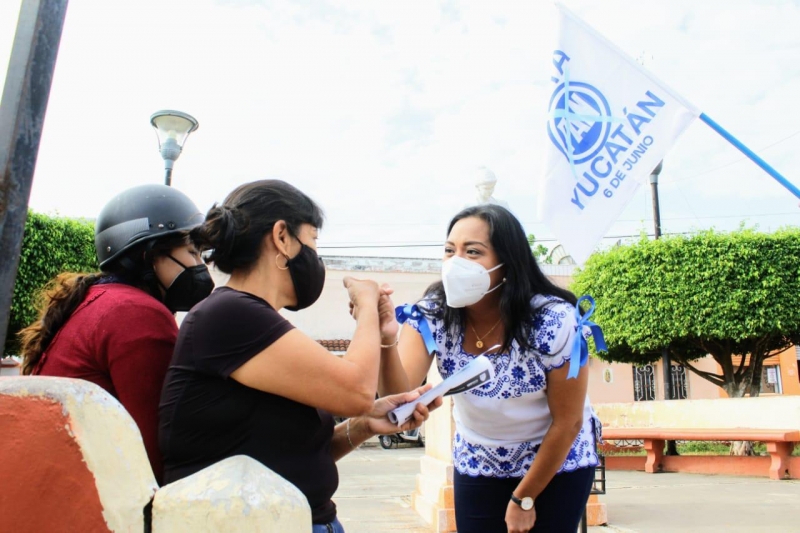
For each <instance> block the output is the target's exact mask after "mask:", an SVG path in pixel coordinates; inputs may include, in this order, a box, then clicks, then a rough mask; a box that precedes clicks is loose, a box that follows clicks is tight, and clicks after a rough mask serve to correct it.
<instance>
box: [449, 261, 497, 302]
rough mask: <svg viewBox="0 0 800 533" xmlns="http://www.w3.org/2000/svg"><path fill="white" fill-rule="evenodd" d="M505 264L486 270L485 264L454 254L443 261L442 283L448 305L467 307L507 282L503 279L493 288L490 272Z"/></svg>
mask: <svg viewBox="0 0 800 533" xmlns="http://www.w3.org/2000/svg"><path fill="white" fill-rule="evenodd" d="M501 266H503V263H500V264H499V265H497V266H496V267H494V268H492V269H491V270H486V269H485V268H484V267H483V265H481V264H479V263H476V262H474V261H470V260H468V259H464V258H463V257H458V256H457V255H456V256H453V257H451V258H450V259H448V260H447V261H445V262H444V263H442V284H443V285H444V295H445V298H446V299H447V306H448V307H456V308H458V307H466V306H468V305H472V304H474V303H478V302H479V301H481V298H483V296H484V295H485V294H488V293H490V292H492V291H493V290H495V289H497V287H499V286H500V285H502V284H503V282H505V280H503V281H501V282H500V283H498V284H497V286H495V287H494V288H492V289H491V290H490V289H489V284H490V283H491V280H490V278H489V272H494V271H495V270H497V269H498V268H500V267H501Z"/></svg>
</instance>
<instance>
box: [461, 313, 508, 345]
mask: <svg viewBox="0 0 800 533" xmlns="http://www.w3.org/2000/svg"><path fill="white" fill-rule="evenodd" d="M502 320H503V317H500V319H499V320H498V321H497V322H495V323H494V326H492V329H490V330H489V331H487V332H486V334H485V335H484V336H483V337H481V336H480V335H478V332H477V331H475V326H473V325H472V324H470V325H469V327H471V328H472V332H473V333H475V337H476V338H477V339H478V340H477V341H475V347H476V348H479V349H480V348H483V339H485V338H486V337H488V336H489V333H491V332H493V331H494V328H496V327H497V326H498V324H500V322H501V321H502Z"/></svg>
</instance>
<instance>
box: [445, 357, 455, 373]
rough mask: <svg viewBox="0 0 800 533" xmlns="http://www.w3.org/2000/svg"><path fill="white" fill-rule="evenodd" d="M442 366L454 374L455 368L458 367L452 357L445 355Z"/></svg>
mask: <svg viewBox="0 0 800 533" xmlns="http://www.w3.org/2000/svg"><path fill="white" fill-rule="evenodd" d="M442 368H443V369H444V370H445V372H447V373H448V374H452V373H453V370H455V368H456V362H455V361H453V360H452V359H450V358H449V357H445V358H444V359H442Z"/></svg>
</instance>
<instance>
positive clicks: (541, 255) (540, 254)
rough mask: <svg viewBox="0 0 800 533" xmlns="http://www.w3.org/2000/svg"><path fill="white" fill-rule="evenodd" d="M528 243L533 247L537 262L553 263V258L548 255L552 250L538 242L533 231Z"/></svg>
mask: <svg viewBox="0 0 800 533" xmlns="http://www.w3.org/2000/svg"><path fill="white" fill-rule="evenodd" d="M528 244H529V245H530V247H531V251H532V252H533V257H534V258H535V259H536V262H537V263H547V264H551V263H552V262H553V258H552V257H550V256H549V255H548V254H549V253H550V251H549V250H548V249H547V247H546V246H545V245H543V244H536V235H534V234H533V233H531V234H529V235H528Z"/></svg>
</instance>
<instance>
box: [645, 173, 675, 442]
mask: <svg viewBox="0 0 800 533" xmlns="http://www.w3.org/2000/svg"><path fill="white" fill-rule="evenodd" d="M663 167H664V161H659V162H658V165H657V166H656V168H654V169H653V171H652V172H650V191H651V192H652V196H653V225H654V226H655V235H656V239H658V238H659V237H661V209H660V207H659V203H658V176H659V174H661V169H662V168H663ZM661 365H662V366H663V367H664V399H665V400H674V399H675V391H674V387H673V384H672V361H671V360H670V356H669V348H667V347H666V346H665V347H664V348H662V349H661ZM667 455H678V449H677V448H676V446H675V441H674V440H668V441H667Z"/></svg>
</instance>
